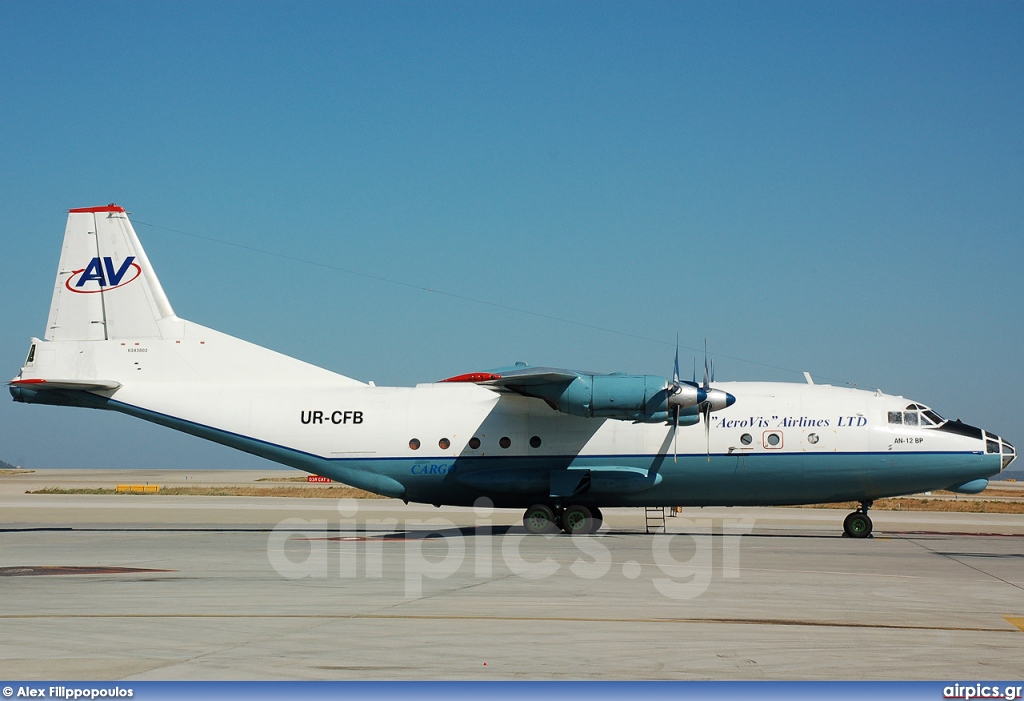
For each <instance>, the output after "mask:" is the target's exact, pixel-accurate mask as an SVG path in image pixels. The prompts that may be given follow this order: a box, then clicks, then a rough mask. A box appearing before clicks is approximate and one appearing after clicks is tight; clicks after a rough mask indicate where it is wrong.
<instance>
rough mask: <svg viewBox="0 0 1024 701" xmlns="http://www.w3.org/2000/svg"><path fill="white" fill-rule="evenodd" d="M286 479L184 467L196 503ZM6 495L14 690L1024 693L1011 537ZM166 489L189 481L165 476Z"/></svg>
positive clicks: (2, 611)
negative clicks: (615, 686)
mask: <svg viewBox="0 0 1024 701" xmlns="http://www.w3.org/2000/svg"><path fill="white" fill-rule="evenodd" d="M297 474H299V473H291V472H280V471H273V472H271V471H268V472H267V473H248V472H246V473H240V472H220V473H196V475H195V476H194V478H193V479H192V480H190V481H193V482H196V483H201V484H214V483H217V484H230V483H247V484H248V483H251V482H252V481H254V480H255V479H257V478H259V477H266V476H281V477H289V476H294V475H297ZM184 476H185V475H184V474H183V473H178V472H175V473H169V472H168V473H160V474H158V473H135V474H132V475H128V474H125V473H123V472H120V471H118V472H107V473H101V472H86V471H40V472H36V473H34V474H32V475H17V476H6V477H0V592H2V594H3V595H2V596H0V631H2V633H3V634H2V636H0V676H2V677H4V678H7V679H26V680H34V679H47V680H49V679H53V680H58V679H106V680H115V679H117V680H121V679H137V680H141V679H960V680H980V679H1009V680H1018V679H1022V678H1024V665H1022V663H1021V660H1022V659H1024V517H1022V516H1014V515H1009V516H1007V515H998V514H941V513H911V512H898V513H887V512H882V511H877V512H873V514H872V516H873V518H874V520H875V533H876V536H877V537H875V538H873V539H870V540H851V539H848V538H842V537H840V534H841V533H842V518H843V516H844V514H845V512H842V511H833V510H819V509H777V508H771V509H768V508H766V509H757V508H742V509H741V508H733V509H724V508H722V509H689V510H685V511H684V512H683V514H682V515H681V516H680V517H677V518H669V519H667V524H668V527H667V528H668V533H667V534H665V535H648V534H646V533H645V528H644V514H643V511H642V510H639V509H611V510H608V512H607V513H606V526H605V528H604V529H602V531H601V533H600V534H598V535H597V536H591V537H582V538H570V537H567V536H551V537H544V536H532V537H531V536H526V535H525V534H524V533H523V532H522V529H521V527H520V526H519V525H518V522H519V517H520V513H519V512H516V511H504V510H496V511H493V512H489V511H487V510H480V511H474V510H473V509H456V508H450V507H445V508H442V509H435V508H432V507H422V506H415V505H411V506H406V505H404V504H402V503H401V502H398V501H392V500H361V501H359V502H355V501H344V500H343V501H340V502H339V501H337V500H328V499H288V498H264V497H260V498H242V497H169V496H85V495H83V496H78V495H26V494H24V491H25V490H26V489H35V488H39V487H40V486H51V485H54V484H57V483H58V482H59V483H60V484H61V485H62V486H85V485H87V484H96V485H102V486H113V484H114V482H115V481H124V482H129V481H140V480H141V481H151V482H152V483H159V484H165V485H166V484H168V483H170V482H174V481H178V482H177V483H179V484H181V483H183V482H184V480H183V477H184ZM179 480H180V481H179Z"/></svg>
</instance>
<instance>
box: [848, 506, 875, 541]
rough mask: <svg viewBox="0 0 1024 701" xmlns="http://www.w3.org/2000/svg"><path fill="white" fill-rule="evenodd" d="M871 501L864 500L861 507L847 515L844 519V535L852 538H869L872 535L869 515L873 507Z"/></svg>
mask: <svg viewBox="0 0 1024 701" xmlns="http://www.w3.org/2000/svg"><path fill="white" fill-rule="evenodd" d="M871 503H872V502H870V501H862V502H861V503H860V508H859V509H857V510H856V511H854V512H853V513H852V514H850V515H849V516H847V517H846V519H845V520H844V521H843V535H844V536H848V537H850V538H867V537H868V536H870V535H871V517H870V516H868V509H870V508H871Z"/></svg>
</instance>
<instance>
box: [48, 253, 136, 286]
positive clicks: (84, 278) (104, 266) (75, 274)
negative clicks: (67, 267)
mask: <svg viewBox="0 0 1024 701" xmlns="http://www.w3.org/2000/svg"><path fill="white" fill-rule="evenodd" d="M140 275H142V268H141V267H140V266H139V264H138V263H136V262H135V256H128V257H127V258H125V259H124V262H123V263H121V265H120V266H116V267H115V265H114V261H113V259H112V258H111V257H110V256H104V257H103V258H102V259H101V258H98V257H97V258H93V259H92V260H91V261H89V265H87V266H85V267H84V268H82V269H81V270H75V271H72V273H71V277H69V278H68V279H67V282H65V283H64V286H65V287H66V288H68V290H69V291H71V292H77V293H79V294H92V293H94V292H103V291H105V290H114V289H117V288H118V287H124V286H125V285H127V284H128V283H129V282H134V281H135V280H138V279H139V276H140ZM90 282H94V283H96V285H90V284H88V283H90ZM97 285H98V286H97Z"/></svg>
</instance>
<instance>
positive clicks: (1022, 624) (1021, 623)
mask: <svg viewBox="0 0 1024 701" xmlns="http://www.w3.org/2000/svg"><path fill="white" fill-rule="evenodd" d="M1003 618H1005V619H1006V620H1007V621H1009V622H1010V625H1014V626H1017V627H1018V628H1020V630H1021V632H1022V633H1024V617H1016V616H1003Z"/></svg>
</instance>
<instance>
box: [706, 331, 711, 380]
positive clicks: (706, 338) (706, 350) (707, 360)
mask: <svg viewBox="0 0 1024 701" xmlns="http://www.w3.org/2000/svg"><path fill="white" fill-rule="evenodd" d="M709 389H711V383H710V382H709V380H708V339H707V337H706V336H705V337H704V391H705V392H707V391H708V390H709Z"/></svg>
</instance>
